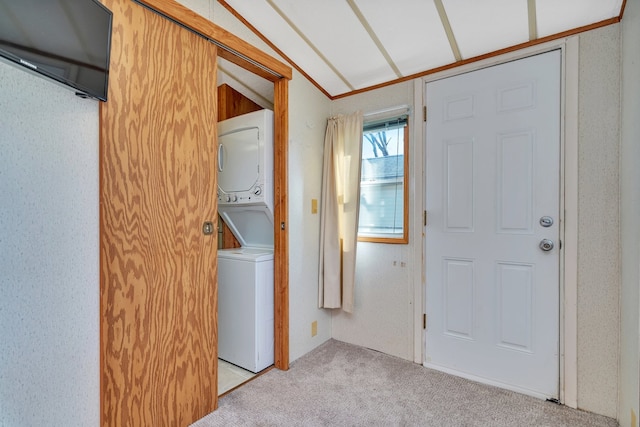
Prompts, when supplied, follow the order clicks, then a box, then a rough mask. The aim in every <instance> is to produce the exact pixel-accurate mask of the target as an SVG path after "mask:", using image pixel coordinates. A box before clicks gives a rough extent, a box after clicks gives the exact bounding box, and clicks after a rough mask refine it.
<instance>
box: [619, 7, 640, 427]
mask: <svg viewBox="0 0 640 427" xmlns="http://www.w3.org/2000/svg"><path fill="white" fill-rule="evenodd" d="M621 27H622V28H621V31H622V32H621V34H622V99H621V103H622V127H621V131H622V135H621V142H620V238H621V255H622V257H621V263H622V266H621V267H622V270H621V271H622V284H621V285H622V286H621V290H620V292H621V294H620V316H621V325H620V388H619V399H620V402H619V410H618V412H619V415H618V416H619V418H618V419H619V420H620V425H621V426H625V427H626V426H630V425H631V411H633V412H634V413H635V415H636V416H637V415H639V414H640V407H639V405H640V391H639V389H638V388H639V387H640V384H639V382H640V367H639V365H638V364H639V360H638V359H639V357H640V354H639V351H640V343H639V342H638V341H639V340H638V335H639V334H640V330H639V325H638V322H639V321H640V313H639V312H638V309H639V308H640V295H639V288H640V271H639V270H640V168H639V167H638V165H639V164H640V143H639V141H640V120H638V119H639V118H640V78H639V76H640V44H638V40H640V2H638V1H637V0H632V1H627V5H626V7H625V11H624V17H623V19H622V25H621ZM633 427H637V424H636V425H635V426H633Z"/></svg>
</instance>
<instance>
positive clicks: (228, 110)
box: [218, 83, 263, 122]
mask: <svg viewBox="0 0 640 427" xmlns="http://www.w3.org/2000/svg"><path fill="white" fill-rule="evenodd" d="M260 110H263V108H262V107H261V106H260V105H258V104H256V103H255V102H253V101H252V100H250V99H249V98H247V97H246V96H244V95H243V94H241V93H240V92H238V91H237V90H235V89H234V88H232V87H231V86H229V85H228V84H226V83H225V84H221V85H220V86H218V121H219V122H221V121H223V120H227V119H230V118H232V117H236V116H241V115H243V114H246V113H252V112H254V111H260Z"/></svg>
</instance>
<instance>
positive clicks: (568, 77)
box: [410, 36, 579, 408]
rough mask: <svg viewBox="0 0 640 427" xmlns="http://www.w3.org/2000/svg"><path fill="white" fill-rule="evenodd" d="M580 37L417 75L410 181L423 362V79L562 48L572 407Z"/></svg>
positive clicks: (564, 270) (564, 300)
mask: <svg viewBox="0 0 640 427" xmlns="http://www.w3.org/2000/svg"><path fill="white" fill-rule="evenodd" d="M578 43H579V38H578V36H573V37H569V38H565V39H559V40H554V41H552V42H549V43H545V44H540V45H537V46H532V47H529V48H526V49H522V50H518V51H514V52H510V53H507V54H504V55H501V56H496V57H493V58H488V59H485V60H483V61H478V62H474V63H472V64H467V65H464V66H461V67H458V68H454V69H451V70H446V71H442V72H439V73H435V74H431V75H428V76H425V77H423V78H421V79H418V80H415V83H414V105H415V110H414V111H416V113H417V114H414V115H413V119H414V123H413V130H414V137H413V141H415V144H414V150H413V158H414V164H413V167H414V168H415V169H414V171H415V173H414V177H415V179H414V182H413V183H412V184H413V186H414V191H415V193H414V194H415V195H416V196H417V199H419V200H420V201H421V202H417V203H415V205H414V207H413V208H414V211H413V212H412V218H413V221H412V225H413V227H412V229H413V230H412V233H411V234H412V236H411V237H410V239H413V242H414V243H413V245H411V247H412V249H413V250H412V251H411V252H412V254H411V256H412V259H413V261H414V265H416V266H418V265H419V266H420V272H421V274H414V275H413V285H414V292H413V301H414V305H413V306H414V313H413V319H414V322H413V324H414V334H413V341H414V346H413V357H414V362H415V363H419V364H422V363H423V353H424V344H425V343H424V336H425V334H424V330H423V328H422V322H423V313H424V310H425V307H424V296H425V276H426V272H425V271H424V266H425V263H424V242H423V239H424V235H425V234H424V231H425V228H424V225H423V212H424V209H425V200H424V190H425V182H424V177H425V170H424V169H425V158H424V154H425V150H424V141H425V139H424V138H425V123H424V122H423V120H422V119H423V117H422V113H421V112H422V110H423V107H424V105H426V103H425V100H424V92H425V85H426V83H428V82H431V81H434V80H438V79H442V78H445V77H451V76H455V75H458V74H462V73H466V72H469V71H474V70H478V69H480V68H485V67H488V66H492V65H497V64H501V63H504V62H508V61H513V60H516V59H521V58H525V57H528V56H532V55H536V54H539V53H544V52H548V51H551V50H554V49H560V50H561V51H562V60H561V61H562V62H561V64H562V76H561V101H560V103H561V106H560V112H561V119H560V129H561V136H560V151H561V153H560V240H561V242H562V247H561V249H560V331H559V332H560V402H561V403H563V404H565V405H567V406H569V407H572V408H577V406H578V402H577V392H578V382H577V373H578V366H577V357H578V355H577V335H578V334H577V330H578V328H577V318H578V312H577V300H578V68H579V67H578V51H579V44H578ZM418 112H420V114H418Z"/></svg>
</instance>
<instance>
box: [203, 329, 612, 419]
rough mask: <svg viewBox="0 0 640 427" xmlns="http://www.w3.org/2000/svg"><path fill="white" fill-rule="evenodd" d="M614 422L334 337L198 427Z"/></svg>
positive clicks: (239, 393)
mask: <svg viewBox="0 0 640 427" xmlns="http://www.w3.org/2000/svg"><path fill="white" fill-rule="evenodd" d="M617 425H618V423H617V422H616V421H615V420H612V419H610V418H606V417H602V416H599V415H594V414H590V413H587V412H583V411H577V410H573V409H570V408H567V407H564V406H560V405H556V404H554V403H550V402H545V401H542V400H539V399H535V398H533V397H529V396H524V395H521V394H518V393H514V392H510V391H506V390H502V389H499V388H496V387H492V386H487V385H483V384H478V383H476V382H473V381H469V380H465V379H463V378H458V377H455V376H452V375H448V374H444V373H441V372H438V371H434V370H431V369H427V368H424V367H422V366H420V365H416V364H414V363H411V362H408V361H406V360H402V359H399V358H396V357H393V356H389V355H385V354H382V353H379V352H376V351H373V350H369V349H365V348H362V347H358V346H354V345H350V344H346V343H343V342H340V341H335V340H329V341H327V342H326V343H324V344H322V345H321V346H320V347H318V348H316V349H315V350H313V351H311V352H310V353H308V354H306V355H304V356H303V357H301V358H300V359H298V360H296V361H295V362H294V363H292V364H291V368H290V369H289V371H286V372H285V371H280V370H277V369H273V370H271V371H269V372H267V373H266V374H264V375H262V376H260V377H258V378H256V379H254V380H253V381H251V382H249V383H247V384H245V385H244V386H242V387H240V388H239V389H237V390H234V391H233V392H231V393H229V394H227V395H226V396H223V397H222V398H221V399H220V401H219V408H218V410H217V411H215V412H213V413H211V414H209V415H207V416H206V417H204V418H202V419H201V420H199V421H198V422H196V423H194V424H193V425H192V426H193V427H213V426H225V427H229V426H309V427H312V426H433V427H449V426H451V427H453V426H456V427H457V426H468V427H472V426H491V427H501V426H509V427H511V426H539V427H543V426H544V427H562V426H567V427H568V426H580V427H605V426H606V427H613V426H617Z"/></svg>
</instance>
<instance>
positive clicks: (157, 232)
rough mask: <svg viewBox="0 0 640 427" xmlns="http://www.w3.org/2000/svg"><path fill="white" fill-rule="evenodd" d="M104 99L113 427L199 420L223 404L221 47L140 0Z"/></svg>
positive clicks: (109, 419)
mask: <svg viewBox="0 0 640 427" xmlns="http://www.w3.org/2000/svg"><path fill="white" fill-rule="evenodd" d="M104 3H105V5H106V6H107V7H108V8H110V9H111V10H112V11H113V14H114V16H113V38H112V54H111V70H110V76H109V83H110V84H109V94H108V98H109V101H108V102H107V103H104V104H101V106H100V120H101V127H100V215H101V230H100V287H101V289H100V305H101V308H100V310H101V364H102V377H101V389H102V391H101V395H102V396H101V411H102V425H104V426H115V425H122V426H150V425H153V426H177V425H188V424H191V423H192V422H194V421H195V420H197V419H199V418H201V417H203V416H204V415H206V414H207V413H209V412H211V411H212V410H213V409H214V408H215V406H216V404H217V372H216V370H217V354H216V333H217V331H216V309H217V307H216V304H217V289H216V287H217V283H216V250H217V249H216V247H217V241H216V238H217V233H213V234H211V235H207V236H205V235H203V232H202V226H203V222H204V221H215V218H216V217H217V212H216V210H217V207H216V191H215V189H216V181H215V179H216V177H215V164H216V163H215V160H216V150H215V149H216V146H215V145H216V124H215V123H216V48H215V46H214V45H213V44H212V43H210V42H207V41H206V40H204V39H202V38H200V37H198V36H196V35H195V34H194V33H192V32H190V31H187V30H185V29H183V28H181V27H179V26H177V25H175V24H173V23H171V22H170V21H168V20H166V19H164V18H161V17H160V16H159V15H157V14H155V13H153V12H151V11H150V10H148V9H145V8H143V7H142V6H140V5H138V4H136V3H134V2H131V1H129V0H105V1H104Z"/></svg>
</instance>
